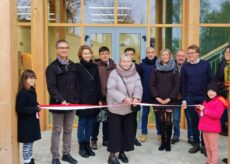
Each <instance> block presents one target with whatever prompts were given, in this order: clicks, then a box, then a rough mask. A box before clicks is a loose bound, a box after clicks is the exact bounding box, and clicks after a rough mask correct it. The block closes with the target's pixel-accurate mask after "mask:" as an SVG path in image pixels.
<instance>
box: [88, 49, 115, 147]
mask: <svg viewBox="0 0 230 164" xmlns="http://www.w3.org/2000/svg"><path fill="white" fill-rule="evenodd" d="M99 57H100V59H98V60H95V64H97V66H98V70H99V76H100V82H101V96H102V98H101V99H102V104H106V103H107V102H106V94H107V82H108V78H109V74H110V72H111V71H112V70H113V69H115V67H116V65H115V63H114V61H113V60H112V59H110V51H109V48H108V47H105V46H102V47H100V48H99ZM106 111H107V108H103V109H101V113H103V112H106ZM99 126H100V122H99V120H95V122H94V127H93V132H92V138H91V148H92V149H94V150H96V149H97V140H98V138H97V136H98V134H99ZM102 133H103V141H102V145H103V146H107V145H108V122H107V121H104V122H103V128H102Z"/></svg>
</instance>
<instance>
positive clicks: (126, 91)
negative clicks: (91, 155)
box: [107, 54, 143, 164]
mask: <svg viewBox="0 0 230 164" xmlns="http://www.w3.org/2000/svg"><path fill="white" fill-rule="evenodd" d="M107 89H108V90H107V103H108V105H110V104H111V105H113V106H111V107H109V108H108V110H109V128H108V137H109V144H108V148H107V150H108V151H109V152H110V156H109V159H108V163H109V164H119V161H118V159H117V157H116V156H115V153H117V152H119V156H118V158H119V159H120V160H121V161H122V162H124V163H128V158H127V156H126V155H125V153H124V152H125V151H131V150H133V149H134V140H133V136H134V124H130V123H133V122H134V121H135V119H136V118H135V113H134V112H132V110H131V104H132V103H134V104H135V103H138V102H140V101H141V97H142V92H143V91H142V85H141V79H140V77H139V75H138V73H137V71H136V68H135V64H134V63H132V59H131V57H130V56H129V55H126V54H123V55H121V56H120V62H119V64H118V65H117V67H116V69H115V70H113V71H112V72H111V73H110V75H109V80H108V84H107ZM124 104H125V105H124ZM114 105H120V106H114ZM133 106H135V105H133Z"/></svg>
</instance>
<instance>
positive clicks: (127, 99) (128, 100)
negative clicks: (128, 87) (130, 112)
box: [122, 97, 132, 104]
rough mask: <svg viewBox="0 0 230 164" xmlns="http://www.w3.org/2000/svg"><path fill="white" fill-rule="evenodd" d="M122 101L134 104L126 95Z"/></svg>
mask: <svg viewBox="0 0 230 164" xmlns="http://www.w3.org/2000/svg"><path fill="white" fill-rule="evenodd" d="M122 102H123V103H125V104H132V99H131V98H129V97H126V98H125V99H124V100H123V101H122Z"/></svg>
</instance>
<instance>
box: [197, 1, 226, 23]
mask: <svg viewBox="0 0 230 164" xmlns="http://www.w3.org/2000/svg"><path fill="white" fill-rule="evenodd" d="M229 11H230V0H200V15H201V16H200V22H201V23H230V16H229Z"/></svg>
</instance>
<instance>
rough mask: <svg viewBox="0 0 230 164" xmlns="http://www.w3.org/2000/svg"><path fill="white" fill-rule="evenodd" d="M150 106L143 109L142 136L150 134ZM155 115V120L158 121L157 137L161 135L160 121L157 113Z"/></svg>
mask: <svg viewBox="0 0 230 164" xmlns="http://www.w3.org/2000/svg"><path fill="white" fill-rule="evenodd" d="M149 109H150V107H149V106H144V107H143V108H142V117H141V134H144V135H147V134H148V116H149ZM154 113H155V120H156V129H157V135H160V121H159V117H158V113H157V111H154Z"/></svg>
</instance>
